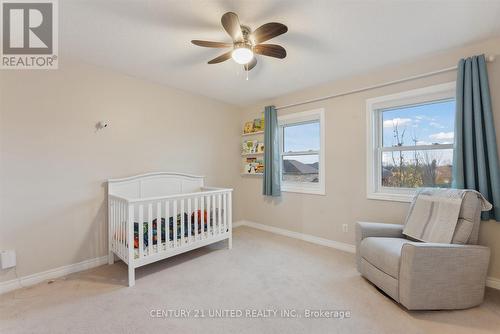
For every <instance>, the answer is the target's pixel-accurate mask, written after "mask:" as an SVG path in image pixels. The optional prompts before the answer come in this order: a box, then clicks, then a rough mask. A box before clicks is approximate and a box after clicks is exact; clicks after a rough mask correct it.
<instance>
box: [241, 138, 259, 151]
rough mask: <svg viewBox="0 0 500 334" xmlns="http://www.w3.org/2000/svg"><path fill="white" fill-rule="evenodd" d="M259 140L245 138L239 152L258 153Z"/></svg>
mask: <svg viewBox="0 0 500 334" xmlns="http://www.w3.org/2000/svg"><path fill="white" fill-rule="evenodd" d="M258 149H259V141H258V140H245V141H244V142H243V144H242V147H241V153H243V154H251V153H258Z"/></svg>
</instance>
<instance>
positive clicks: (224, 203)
mask: <svg viewBox="0 0 500 334" xmlns="http://www.w3.org/2000/svg"><path fill="white" fill-rule="evenodd" d="M222 209H223V210H224V216H223V219H224V233H226V231H227V194H226V193H224V197H223V204H222Z"/></svg>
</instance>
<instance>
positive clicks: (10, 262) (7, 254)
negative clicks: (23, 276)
mask: <svg viewBox="0 0 500 334" xmlns="http://www.w3.org/2000/svg"><path fill="white" fill-rule="evenodd" d="M15 266H16V251H15V250H13V249H9V250H2V251H0V269H8V268H12V267H15Z"/></svg>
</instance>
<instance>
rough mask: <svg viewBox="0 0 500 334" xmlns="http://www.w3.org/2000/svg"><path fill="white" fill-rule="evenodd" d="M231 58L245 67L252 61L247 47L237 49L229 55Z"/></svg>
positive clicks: (251, 55) (251, 53) (251, 54)
mask: <svg viewBox="0 0 500 334" xmlns="http://www.w3.org/2000/svg"><path fill="white" fill-rule="evenodd" d="M231 58H233V60H234V61H235V62H237V63H238V64H241V65H245V64H248V63H249V62H250V61H251V60H252V59H253V52H252V50H251V49H250V48H248V47H238V48H236V49H234V50H233V52H232V53H231Z"/></svg>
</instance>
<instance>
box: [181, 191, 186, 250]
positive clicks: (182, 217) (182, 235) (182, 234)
mask: <svg viewBox="0 0 500 334" xmlns="http://www.w3.org/2000/svg"><path fill="white" fill-rule="evenodd" d="M184 212H185V211H184V198H183V199H181V241H180V244H181V246H182V245H184Z"/></svg>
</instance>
